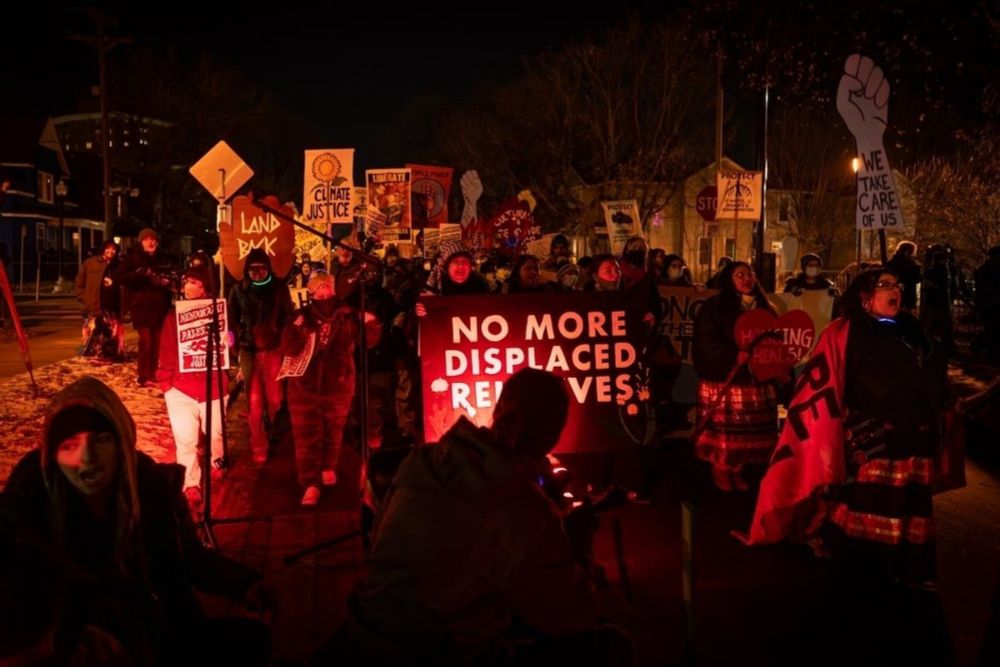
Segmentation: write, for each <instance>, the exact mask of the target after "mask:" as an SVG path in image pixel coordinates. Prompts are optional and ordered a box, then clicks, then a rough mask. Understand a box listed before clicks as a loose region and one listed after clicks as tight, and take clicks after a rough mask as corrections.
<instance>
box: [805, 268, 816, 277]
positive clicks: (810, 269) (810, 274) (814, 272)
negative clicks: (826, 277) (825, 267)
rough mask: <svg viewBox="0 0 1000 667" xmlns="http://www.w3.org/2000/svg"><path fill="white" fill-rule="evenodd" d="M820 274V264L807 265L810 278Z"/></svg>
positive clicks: (807, 274)
mask: <svg viewBox="0 0 1000 667" xmlns="http://www.w3.org/2000/svg"><path fill="white" fill-rule="evenodd" d="M818 275H819V267H818V266H807V267H806V276H807V277H809V278H815V277H816V276H818Z"/></svg>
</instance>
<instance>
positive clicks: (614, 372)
mask: <svg viewBox="0 0 1000 667" xmlns="http://www.w3.org/2000/svg"><path fill="white" fill-rule="evenodd" d="M422 303H423V305H424V308H425V309H426V311H427V315H426V316H425V317H423V318H421V321H420V360H421V370H422V374H423V378H424V390H423V392H424V393H423V399H424V435H425V438H426V440H427V441H428V442H436V441H437V440H439V439H440V438H441V436H443V435H444V433H445V432H446V431H447V430H448V429H449V428H451V426H452V425H454V423H455V422H456V421H457V420H458V418H459V417H462V416H464V417H466V418H467V419H469V420H470V421H472V422H473V423H475V424H477V425H479V426H489V424H490V423H491V421H492V416H493V409H494V408H495V407H496V403H497V399H498V398H499V397H500V394H501V392H502V390H503V383H504V381H505V380H506V379H507V378H509V377H510V376H511V375H513V374H514V373H516V372H517V371H519V370H521V369H522V368H537V369H541V370H545V371H549V372H551V373H554V374H555V375H558V376H560V377H562V378H564V379H565V381H566V391H567V393H568V395H569V399H570V409H569V419H568V421H567V424H566V428H565V429H564V430H563V433H562V438H561V439H560V441H559V445H558V446H557V448H556V451H563V452H565V451H585V450H595V449H600V450H614V449H620V448H623V447H628V446H631V445H638V444H643V443H645V442H647V441H648V439H649V438H650V437H651V436H652V427H653V424H652V417H651V415H650V405H649V370H648V365H647V363H646V360H645V356H646V354H647V350H646V347H645V345H646V342H647V341H648V340H649V336H648V334H649V330H648V328H647V326H646V325H645V324H644V323H643V321H642V318H643V310H642V308H641V306H640V304H639V303H637V302H636V301H635V300H634V299H631V300H630V298H629V297H628V296H626V295H624V294H621V293H617V292H612V293H600V292H594V293H579V294H549V293H543V294H517V295H508V296H496V297H491V298H489V299H483V298H482V297H479V296H454V297H427V298H425V299H423V301H422Z"/></svg>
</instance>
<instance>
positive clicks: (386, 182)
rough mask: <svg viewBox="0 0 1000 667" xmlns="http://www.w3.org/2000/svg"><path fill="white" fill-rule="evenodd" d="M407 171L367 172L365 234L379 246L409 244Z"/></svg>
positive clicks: (410, 239)
mask: <svg viewBox="0 0 1000 667" xmlns="http://www.w3.org/2000/svg"><path fill="white" fill-rule="evenodd" d="M411 178H412V174H411V172H410V170H409V169H369V170H368V171H366V172H365V179H366V182H367V184H368V193H367V198H366V211H365V234H366V235H368V236H370V237H372V238H375V239H377V240H378V241H381V242H382V243H412V242H413V219H412V215H411V209H410V199H411V189H412V188H411V184H412V181H411Z"/></svg>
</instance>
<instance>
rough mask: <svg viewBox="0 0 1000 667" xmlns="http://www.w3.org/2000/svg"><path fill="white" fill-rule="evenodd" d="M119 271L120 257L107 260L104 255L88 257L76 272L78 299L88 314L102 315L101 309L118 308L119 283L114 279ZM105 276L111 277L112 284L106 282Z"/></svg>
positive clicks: (114, 309)
mask: <svg viewBox="0 0 1000 667" xmlns="http://www.w3.org/2000/svg"><path fill="white" fill-rule="evenodd" d="M117 271H118V259H117V258H115V259H112V260H111V261H110V262H106V261H104V257H103V256H102V255H95V256H93V257H90V258H88V259H87V260H86V261H84V263H83V265H82V266H81V267H80V272H79V273H77V274H76V300H77V301H79V302H80V303H82V304H83V309H84V310H85V311H86V312H87V314H88V315H90V316H96V315H100V313H101V310H110V311H113V312H116V311H117V310H118V307H119V299H118V296H117V295H118V283H117V282H116V281H115V280H114V276H115V273H116V272H117ZM105 277H108V278H111V281H112V282H111V285H108V286H106V285H105V284H104V278H105Z"/></svg>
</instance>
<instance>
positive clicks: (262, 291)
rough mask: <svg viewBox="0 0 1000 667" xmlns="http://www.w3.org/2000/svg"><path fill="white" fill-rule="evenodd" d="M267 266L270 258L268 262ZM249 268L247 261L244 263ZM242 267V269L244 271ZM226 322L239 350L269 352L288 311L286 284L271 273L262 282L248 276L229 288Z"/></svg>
mask: <svg viewBox="0 0 1000 667" xmlns="http://www.w3.org/2000/svg"><path fill="white" fill-rule="evenodd" d="M268 266H270V261H268ZM245 267H249V262H247V264H246V265H245ZM248 270H249V269H248V268H244V272H246V271H248ZM228 301H229V321H230V322H231V325H230V326H231V328H232V329H233V330H234V331H235V332H236V333H237V336H238V337H237V344H238V345H239V349H240V351H242V352H250V353H253V352H269V351H271V350H276V349H278V346H279V345H280V344H281V332H282V330H283V329H284V327H285V323H286V322H287V321H288V318H289V317H290V316H291V314H292V310H293V305H292V296H291V293H290V292H289V291H288V285H287V284H286V283H285V281H283V280H278V278H277V277H275V276H274V274H273V273H272V274H271V280H270V282H268V283H267V284H266V285H254V284H253V283H252V282H251V281H250V277H249V275H246V276H244V279H243V280H242V281H241V282H239V283H237V284H236V285H233V288H232V289H231V290H230V291H229V299H228Z"/></svg>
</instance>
